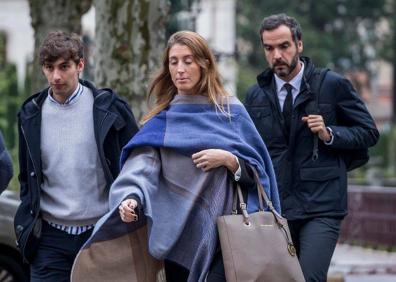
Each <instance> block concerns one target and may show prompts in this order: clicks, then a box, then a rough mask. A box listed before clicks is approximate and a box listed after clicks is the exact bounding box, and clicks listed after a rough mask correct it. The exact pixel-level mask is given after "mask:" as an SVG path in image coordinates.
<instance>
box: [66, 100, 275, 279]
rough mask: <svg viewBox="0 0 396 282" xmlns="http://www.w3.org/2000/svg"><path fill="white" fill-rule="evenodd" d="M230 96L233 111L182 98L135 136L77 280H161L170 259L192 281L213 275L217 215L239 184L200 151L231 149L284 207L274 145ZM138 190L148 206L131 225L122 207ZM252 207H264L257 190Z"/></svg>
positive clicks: (251, 194) (224, 210)
mask: <svg viewBox="0 0 396 282" xmlns="http://www.w3.org/2000/svg"><path fill="white" fill-rule="evenodd" d="M228 100H229V101H228V104H229V107H227V106H226V107H225V110H227V111H229V112H230V115H229V116H226V115H224V114H223V113H221V112H220V111H219V110H216V108H215V107H214V106H213V105H212V104H210V103H209V102H208V99H207V97H204V96H199V95H195V96H189V95H176V96H175V98H174V99H173V101H172V103H171V105H170V106H169V107H168V109H166V110H164V111H162V112H160V113H159V114H158V115H156V116H155V117H153V118H152V119H151V120H150V121H148V122H147V123H146V124H145V125H144V127H143V128H142V129H141V130H140V131H139V132H138V133H137V134H136V135H135V136H134V137H133V138H132V139H131V140H130V142H129V143H128V144H127V145H126V146H125V147H124V149H123V151H122V156H121V165H122V171H121V173H120V176H119V177H118V178H117V179H116V180H115V182H114V184H113V185H112V187H111V191H110V212H109V213H108V214H106V215H105V216H104V217H103V218H102V219H100V220H99V222H98V223H97V225H96V227H95V230H94V232H93V235H92V236H91V238H90V239H89V240H88V242H87V243H86V244H85V245H84V247H83V248H82V250H81V251H80V253H79V255H78V256H77V258H76V261H75V264H74V267H73V272H72V281H88V282H89V281H139V282H141V281H161V280H164V276H163V273H162V274H161V271H160V269H161V267H162V264H161V261H162V260H163V259H168V260H171V261H174V262H176V263H178V264H180V265H182V266H184V267H186V268H187V269H189V270H190V276H189V279H188V281H194V282H195V281H204V280H205V277H206V274H207V271H208V269H209V266H210V262H211V261H212V259H213V255H214V253H215V250H216V246H217V244H218V242H217V228H216V219H217V217H218V216H220V215H223V214H226V213H230V210H231V202H232V183H231V182H230V180H229V178H228V177H227V171H226V169H225V168H224V167H221V168H218V169H213V170H211V171H209V172H203V171H202V170H200V169H197V168H196V167H195V165H194V164H193V162H192V159H191V155H192V154H193V153H196V152H198V151H200V150H204V149H211V148H216V149H223V150H227V151H229V152H231V153H233V154H234V155H236V156H238V157H239V158H242V159H244V160H245V161H247V163H249V164H250V165H251V166H252V167H254V168H255V169H256V171H257V172H258V174H259V177H260V181H261V184H262V185H263V187H265V192H266V193H267V195H268V196H269V197H270V199H271V201H272V203H273V205H274V207H275V209H276V210H277V211H278V212H280V204H279V196H278V191H277V185H276V180H275V174H274V170H273V167H272V163H271V160H270V157H269V154H268V152H267V149H266V147H265V145H264V143H263V141H262V139H261V138H260V136H259V134H258V132H257V130H256V129H255V127H254V125H253V122H252V121H251V119H250V117H249V115H248V114H247V112H246V110H245V108H244V107H243V105H242V104H241V103H240V102H239V100H238V99H237V98H235V97H229V99H228ZM131 194H132V195H134V196H137V197H139V198H140V200H141V202H142V203H143V206H144V209H143V213H144V216H143V215H140V216H139V218H140V219H139V221H138V222H135V223H129V224H126V223H123V222H122V221H121V220H120V217H119V214H118V206H119V204H120V203H121V201H122V200H123V199H125V198H126V197H128V196H130V195H131ZM247 205H248V210H249V211H250V212H253V211H256V210H258V198H257V191H255V189H252V190H251V191H249V192H248V201H247Z"/></svg>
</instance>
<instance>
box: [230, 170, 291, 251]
mask: <svg viewBox="0 0 396 282" xmlns="http://www.w3.org/2000/svg"><path fill="white" fill-rule="evenodd" d="M252 170H253V173H254V178H255V181H256V185H257V187H256V188H257V194H258V198H259V210H260V211H264V205H263V199H264V201H265V204H266V206H267V207H268V209H269V210H270V212H271V213H272V214H273V215H274V218H275V222H276V223H277V225H278V226H279V228H281V229H282V230H283V232H284V234H285V237H286V241H287V249H288V251H289V253H290V255H292V256H295V255H296V249H295V247H294V245H293V242H292V240H291V239H290V236H289V233H288V232H287V230H286V229H287V227H286V226H285V224H284V223H283V221H282V217H281V215H280V214H279V213H278V212H277V211H276V210H275V208H274V206H273V205H272V202H271V201H270V199H269V198H268V196H267V194H266V193H265V191H264V188H263V186H262V185H261V182H260V178H259V176H258V173H257V171H256V170H255V169H254V168H253V167H252ZM238 199H239V207H240V209H241V211H242V215H243V222H244V224H245V225H247V226H250V225H251V223H250V221H249V214H248V212H247V207H246V203H245V201H244V200H243V195H242V190H241V187H240V186H239V184H237V185H236V189H234V195H233V202H232V213H233V214H237V201H238Z"/></svg>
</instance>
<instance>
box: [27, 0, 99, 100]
mask: <svg viewBox="0 0 396 282" xmlns="http://www.w3.org/2000/svg"><path fill="white" fill-rule="evenodd" d="M91 2H92V0H51V1H48V0H29V5H30V16H31V18H32V27H33V29H34V39H35V43H34V60H33V66H32V68H31V69H32V77H31V79H32V81H31V88H32V89H30V90H31V92H32V93H35V92H37V91H40V90H41V89H42V88H43V87H45V86H46V85H47V84H48V83H47V81H46V80H45V77H44V76H43V75H42V73H41V66H40V65H39V61H38V55H39V54H38V52H39V48H40V45H41V43H42V41H43V40H44V38H45V37H46V35H47V34H48V32H50V31H55V30H63V31H65V32H75V33H77V34H81V16H82V15H83V14H84V13H86V12H87V11H88V9H89V8H90V7H91ZM32 93H29V94H32Z"/></svg>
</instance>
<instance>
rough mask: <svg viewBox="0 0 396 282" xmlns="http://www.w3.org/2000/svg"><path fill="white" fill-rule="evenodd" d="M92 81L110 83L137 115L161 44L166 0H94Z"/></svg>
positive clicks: (104, 84)
mask: <svg viewBox="0 0 396 282" xmlns="http://www.w3.org/2000/svg"><path fill="white" fill-rule="evenodd" d="M94 5H95V12H96V32H95V45H96V48H95V52H94V58H95V60H94V61H95V67H94V69H95V71H94V73H95V74H94V76H95V79H94V81H95V83H96V85H97V86H98V87H111V88H113V89H115V90H116V91H117V92H118V93H119V94H120V95H121V96H122V97H124V98H125V99H127V101H128V102H129V104H130V105H131V106H132V109H133V112H134V115H135V117H136V118H137V119H140V118H141V117H142V115H143V114H144V112H145V111H146V108H147V107H146V99H145V97H146V93H147V84H148V81H149V74H150V73H151V72H152V71H153V70H154V69H155V68H156V67H157V66H158V64H159V62H160V60H161V54H162V52H163V50H164V46H165V24H166V21H167V15H168V12H169V1H168V0H155V1H154V0H152V1H149V0H95V1H94Z"/></svg>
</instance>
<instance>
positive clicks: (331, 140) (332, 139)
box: [324, 126, 334, 145]
mask: <svg viewBox="0 0 396 282" xmlns="http://www.w3.org/2000/svg"><path fill="white" fill-rule="evenodd" d="M326 129H327V130H328V131H329V133H330V136H331V138H330V141H329V142H326V141H325V142H324V143H325V144H326V145H331V144H333V141H334V134H333V130H332V129H331V128H330V127H328V126H327V127H326Z"/></svg>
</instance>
